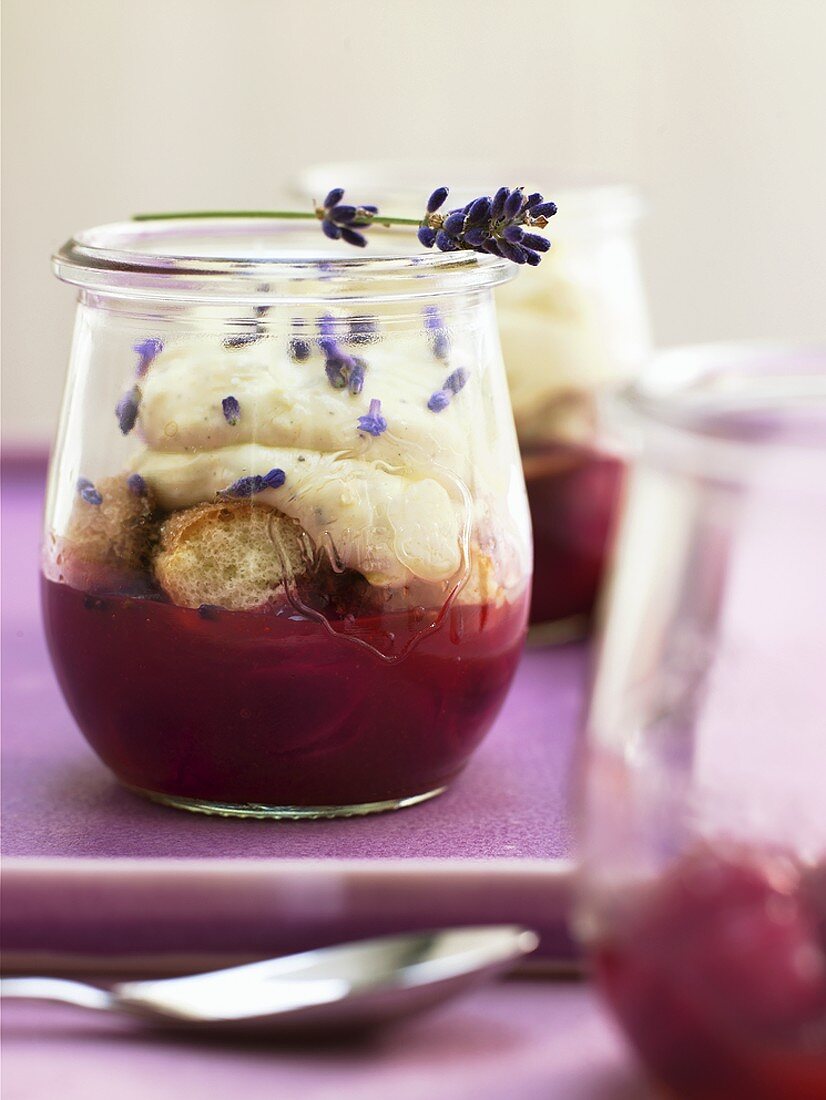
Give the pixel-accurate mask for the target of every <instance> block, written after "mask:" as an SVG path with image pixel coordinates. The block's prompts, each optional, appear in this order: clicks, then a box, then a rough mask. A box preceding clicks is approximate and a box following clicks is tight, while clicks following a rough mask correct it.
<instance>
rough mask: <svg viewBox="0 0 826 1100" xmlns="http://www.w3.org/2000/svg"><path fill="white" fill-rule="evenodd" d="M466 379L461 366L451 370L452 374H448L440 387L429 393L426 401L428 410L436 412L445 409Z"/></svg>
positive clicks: (465, 383) (461, 388)
mask: <svg viewBox="0 0 826 1100" xmlns="http://www.w3.org/2000/svg"><path fill="white" fill-rule="evenodd" d="M467 380H468V373H467V371H466V370H465V369H464V368H463V367H457V369H456V370H455V371H453V373H452V374H449V375H448V376H447V378H446V379H445V380H444V384H443V386H442V388H441V389H440V390H436V392H435V393H432V394H431V395H430V398H429V400H428V402H427V407H428V408H429V409H430V411H431V412H434V413H438V412H441V411H442V409H446V408H447V407H448V405H449V404H450V402H451V400H452V398H453V397H455V396H456V394H457V393H458V392H459V390H463V389H464V388H465V386H466V385H467Z"/></svg>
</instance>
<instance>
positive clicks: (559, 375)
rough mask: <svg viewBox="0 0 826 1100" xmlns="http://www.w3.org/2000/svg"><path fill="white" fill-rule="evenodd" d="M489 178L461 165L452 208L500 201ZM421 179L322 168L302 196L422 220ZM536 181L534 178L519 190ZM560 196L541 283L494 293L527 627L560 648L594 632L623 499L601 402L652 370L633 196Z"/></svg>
mask: <svg viewBox="0 0 826 1100" xmlns="http://www.w3.org/2000/svg"><path fill="white" fill-rule="evenodd" d="M494 168H495V166H491V164H490V163H486V162H483V163H479V164H472V163H467V162H465V163H462V164H459V165H456V166H454V167H453V168H452V169H451V170H450V171H449V173H448V174H449V176H450V178H451V180H453V181H454V182H455V183H456V182H457V181H458V182H457V185H456V186H454V187H453V188H452V190H451V204H452V205H461V204H462V203H463V202H464V201H465V200H466V199H469V198H471V197H472V196H475V195H478V194H481V193H482V192H483V191H484V190H485V185H486V184H487V185H488V188H487V190H488V193H491V194H492V193H493V192H494V191H495V190H496V188H495V187H494V186H491V181H493V180H495V179H496V178H497V177H498V176H499V175H501V172H498V171H496V170H494ZM423 174H424V173H423V169H422V166H421V164H409V163H399V162H377V163H354V164H334V165H320V166H318V167H315V168H312V169H310V170H308V171H307V172H306V173H304V174H303V176H302V177H301V178H300V180H299V181H298V185H297V189H298V190H299V191H300V193H301V194H302V195H303V196H305V197H313V196H317V195H321V194H324V192H325V191H326V189H327V188H328V187H329V186H332V182H339V181H340V182H343V183H345V184H346V185H347V186H348V187H352V188H355V189H356V190H359V189H362V190H363V189H366V187H367V185H368V184H369V186H370V192H371V195H372V196H373V197H375V198H377V199H378V201H379V203H380V206H381V207H382V208H384V206H385V205H386V206H387V207H388V208H390V207H391V206H392V208H393V209H394V210H397V209H398V210H399V211H400V212H404V213H409V214H411V215H413V216H416V215H420V214H421V196H422V195H423V194H425V193H426V191H427V187H426V185H425V183H424V182H423V179H422V177H423ZM509 174H510V173H509ZM543 174H547V173H543ZM536 175H537V173H535V172H533V171H526V172H525V173H524V174H523V180H524V181H525V182H527V183H530V180H531V179H532V178H535V176H536ZM431 176H432V173H431ZM376 183H378V184H379V188H380V190H379V193H378V194H377V193H376ZM528 190H531V188H530V187H528ZM554 197H555V198H556V199H557V200H558V205H559V213H558V214H557V216H556V217H555V218H554V239H553V247H552V248H551V250H550V252H548V253H547V254H546V255H545V256H544V257H543V260H542V264H541V266H540V267H539V268H538V269H537V270H536V271H531V272H530V273H526V274H525V276H524V277H523V276H520V277H519V278H518V279H516V280H513V281H511V282H509V283H507V284H503V285H502V286H500V287H499V288H498V289H497V291H496V299H497V315H498V317H499V331H500V336H501V340H502V350H503V353H504V357H505V368H506V371H507V375H508V384H509V387H510V394H511V403H512V405H513V411H514V417H515V420H516V430H517V434H518V437H519V445H520V449H521V454H522V462H523V467H524V473H525V481H526V484H527V490H528V500H529V503H530V509H531V520H532V524H533V540H534V571H533V593H532V598H531V612H530V619H531V623H532V624H534V625H535V627H536V629H535V630H534V635H535V637H537V638H538V639H542V638H546V639H548V640H553V639H560V640H561V639H564V638H568V637H571V636H575V635H577V634H580V633H582V632H583V631H584V630H586V629H587V628H588V626H589V623H590V618H591V614H592V612H593V609H594V605H595V601H596V598H597V595H598V592H599V588H600V583H601V580H602V577H603V574H604V571H605V562H606V554H607V547H608V543H609V535H610V532H611V528H612V525H613V520H614V517H615V514H616V511H617V504H618V500H619V495H620V490H621V483H622V472H623V465H622V463H621V461H620V459H619V457H618V455H617V453H616V450H615V448H614V447H613V446H611V445H610V444H609V443H608V442H607V441H606V440H605V438H604V437H603V435H602V433H601V432H600V430H599V427H598V424H597V415H596V405H597V401H598V399H599V398H600V396H601V395H602V394H603V392H604V391H606V390H608V389H611V388H613V387H616V386H618V385H621V384H623V383H624V382H627V381H628V380H629V379H630V378H631V377H632V376H633V375H634V374H635V372H636V371H637V369H638V368H639V366H640V364H641V363H642V362H644V361H645V360H646V359H647V357H648V355H649V352H650V332H649V324H648V315H647V307H646V301H645V292H644V288H643V283H642V277H641V273H640V267H639V259H638V254H637V244H636V226H637V223H638V221H639V217H640V214H641V211H642V204H641V202H640V200H639V198H638V196H637V195H636V194H635V192H634V191H633V190H632V189H630V188H628V187H625V186H619V185H608V184H605V185H593V186H585V185H571V186H569V187H565V186H562V187H559V188H556V189H555V194H554Z"/></svg>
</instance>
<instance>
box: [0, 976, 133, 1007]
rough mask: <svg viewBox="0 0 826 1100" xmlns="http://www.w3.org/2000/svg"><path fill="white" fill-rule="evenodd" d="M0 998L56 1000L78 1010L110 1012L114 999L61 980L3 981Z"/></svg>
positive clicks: (84, 986)
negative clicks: (76, 1006)
mask: <svg viewBox="0 0 826 1100" xmlns="http://www.w3.org/2000/svg"><path fill="white" fill-rule="evenodd" d="M0 997H2V998H4V999H5V998H10V999H14V1000H18V999H19V1000H32V1001H60V1003H61V1004H68V1005H80V1006H81V1007H82V1008H97V1009H103V1010H106V1009H110V1008H114V1006H115V998H114V997H113V996H112V994H111V993H108V992H107V991H106V990H105V989H98V988H97V987H96V986H93V985H85V984H84V983H83V982H70V981H67V980H66V979H64V978H3V979H2V980H0Z"/></svg>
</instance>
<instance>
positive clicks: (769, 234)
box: [3, 0, 826, 442]
mask: <svg viewBox="0 0 826 1100" xmlns="http://www.w3.org/2000/svg"><path fill="white" fill-rule="evenodd" d="M3 24H4V26H3V55H4V60H3V85H4V96H3V120H4V157H3V184H4V200H5V201H4V214H3V224H4V253H3V268H4V271H3V282H4V285H3V289H4V307H5V308H4V321H5V324H4V333H3V350H4V359H3V366H4V402H3V417H4V423H5V428H6V439H7V441H8V442H15V441H27V440H28V441H36V440H40V439H48V438H49V437H50V436H51V433H52V430H53V426H54V420H55V416H56V412H57V408H58V404H59V400H60V390H61V385H62V373H63V368H64V363H65V358H66V353H67V349H68V344H69V337H70V326H71V315H72V301H71V298H72V295H71V292H70V290H69V288H67V287H63V286H61V285H60V284H59V283H57V282H56V281H55V280H54V279H53V278H52V276H51V275H50V273H49V265H48V257H49V254H50V252H51V250H52V249H53V248H54V247H55V246H57V245H59V244H60V243H61V242H62V241H63V240H64V239H65V238H66V237H67V236H69V235H70V234H71V233H72V232H73V231H74V230H75V229H78V228H81V227H83V226H87V225H92V224H95V223H99V222H104V221H111V220H117V219H120V218H123V217H125V216H128V215H129V214H130V213H132V212H135V211H138V210H146V209H164V208H166V209H171V208H175V207H178V208H182V207H190V208H193V207H204V206H216V205H229V206H240V205H251V206H266V205H267V204H268V203H269V202H270V199H271V195H272V194H273V192H275V191H276V190H277V189H278V187H279V186H280V185H282V183H283V182H284V181H285V180H286V179H287V178H289V177H290V176H291V175H292V174H293V173H294V172H295V171H296V170H297V169H298V168H299V167H300V166H301V165H302V164H304V163H306V162H310V161H314V160H330V159H340V158H357V157H362V156H369V157H394V156H395V157H398V156H406V155H410V153H411V152H414V153H415V152H419V153H421V155H422V156H423V157H426V158H429V159H433V160H434V161H438V159H439V158H440V157H444V156H451V157H457V156H472V157H476V158H478V157H479V155H484V154H485V153H494V154H495V155H496V156H497V158H504V159H508V158H511V159H513V161H514V162H516V161H519V160H521V161H524V160H525V150H528V152H529V154H530V159H531V160H532V161H535V162H537V163H538V164H539V165H540V166H542V167H543V173H542V174H543V178H544V180H545V181H546V189H547V191H548V192H549V193H551V194H552V193H553V184H554V179H555V176H557V175H558V174H559V173H560V172H565V173H566V174H567V173H571V172H579V173H586V174H589V175H607V176H611V177H619V178H626V179H630V180H632V181H635V182H637V183H639V184H641V185H642V187H643V188H644V189H645V191H646V192H647V194H648V196H649V199H650V202H651V215H650V218H649V220H648V223H647V225H646V227H645V231H644V238H643V249H644V253H643V254H644V262H645V270H646V274H647V277H648V282H649V288H650V296H651V302H652V307H653V315H654V322H655V328H656V335H657V337H658V339H659V341H660V342H661V343H672V342H675V341H682V340H689V339H707V338H718V337H738V336H754V337H788V338H796V339H804V340H811V339H816V338H821V339H822V338H824V337H825V336H826V311H824V299H826V194H825V193H826V137H825V136H824V135H826V87H825V86H824V84H825V82H826V78H825V77H824V55H826V3H824V2H822V0H508V2H504V0H349V2H348V0H3ZM438 174H439V173H438V172H437V173H436V175H438ZM441 182H442V180H441V178H439V179H438V180H437V179H435V177H434V183H441ZM366 197H367V196H363V198H366Z"/></svg>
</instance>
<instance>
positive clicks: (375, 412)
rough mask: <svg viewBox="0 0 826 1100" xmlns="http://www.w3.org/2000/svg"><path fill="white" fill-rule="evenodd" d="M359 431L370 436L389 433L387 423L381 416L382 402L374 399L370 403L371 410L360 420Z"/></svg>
mask: <svg viewBox="0 0 826 1100" xmlns="http://www.w3.org/2000/svg"><path fill="white" fill-rule="evenodd" d="M358 425H359V431H362V432H367V434H368V435H374V436H376V435H381V434H382V432H386V431H387V421H386V420H385V419H384V417H383V416H382V415H381V401H379V400H378V398H376V397H374V398H373V400H372V401H371V402H370V408H369V410H368V412H366V413H365V415H364V416H360V417H359V419H358Z"/></svg>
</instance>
